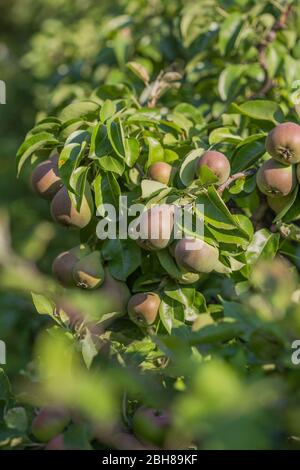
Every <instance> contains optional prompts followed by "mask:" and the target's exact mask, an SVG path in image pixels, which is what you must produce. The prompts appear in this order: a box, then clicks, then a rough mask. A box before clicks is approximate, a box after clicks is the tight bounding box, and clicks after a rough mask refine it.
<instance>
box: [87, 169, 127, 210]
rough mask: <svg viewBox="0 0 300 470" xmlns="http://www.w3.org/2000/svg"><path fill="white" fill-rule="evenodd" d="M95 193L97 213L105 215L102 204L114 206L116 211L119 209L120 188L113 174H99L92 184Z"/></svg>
mask: <svg viewBox="0 0 300 470" xmlns="http://www.w3.org/2000/svg"><path fill="white" fill-rule="evenodd" d="M92 186H93V189H94V192H95V204H96V208H97V213H98V214H99V215H101V216H104V215H105V211H104V210H103V208H102V204H112V205H113V206H114V207H115V209H117V208H118V207H119V196H120V195H121V189H120V186H119V184H118V182H117V180H116V178H115V176H114V175H113V174H112V173H107V174H105V175H101V174H99V175H98V176H97V177H96V178H95V179H94V181H93V183H92Z"/></svg>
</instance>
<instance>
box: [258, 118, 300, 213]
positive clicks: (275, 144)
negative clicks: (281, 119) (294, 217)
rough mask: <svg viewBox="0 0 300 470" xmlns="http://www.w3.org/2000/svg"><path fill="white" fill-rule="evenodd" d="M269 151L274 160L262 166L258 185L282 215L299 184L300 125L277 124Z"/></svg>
mask: <svg viewBox="0 0 300 470" xmlns="http://www.w3.org/2000/svg"><path fill="white" fill-rule="evenodd" d="M266 150H267V152H268V153H269V155H271V157H272V158H270V159H269V160H266V161H265V162H264V163H263V164H262V166H261V167H260V169H259V170H258V172H257V176H256V182H257V186H258V188H259V189H260V191H261V192H262V193H263V194H265V195H266V196H267V200H268V204H269V206H270V207H271V209H272V210H273V211H274V212H275V213H279V212H281V210H282V209H283V208H284V207H285V205H286V203H287V201H288V198H289V195H290V194H291V192H292V191H293V190H294V189H295V187H296V185H297V180H298V182H300V126H299V125H298V124H295V123H294V122H285V123H283V124H278V125H277V126H276V127H274V129H272V131H271V132H270V133H269V134H268V136H267V139H266Z"/></svg>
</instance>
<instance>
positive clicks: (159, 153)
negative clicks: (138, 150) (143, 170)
mask: <svg viewBox="0 0 300 470" xmlns="http://www.w3.org/2000/svg"><path fill="white" fill-rule="evenodd" d="M147 144H148V147H149V154H148V161H147V168H149V166H150V165H152V164H153V163H156V162H162V161H163V160H164V149H163V147H162V146H161V144H160V143H159V141H158V140H156V139H154V138H153V137H148V138H147Z"/></svg>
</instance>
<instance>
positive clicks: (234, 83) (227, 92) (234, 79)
mask: <svg viewBox="0 0 300 470" xmlns="http://www.w3.org/2000/svg"><path fill="white" fill-rule="evenodd" d="M244 71H245V67H243V65H240V64H238V65H235V64H234V65H228V66H227V67H226V68H225V69H224V70H223V71H222V73H221V75H220V77H219V83H218V90H219V94H220V97H221V99H222V100H223V101H227V100H228V101H229V100H232V99H233V98H235V97H236V96H237V95H238V94H239V92H240V88H241V79H242V76H243V73H244Z"/></svg>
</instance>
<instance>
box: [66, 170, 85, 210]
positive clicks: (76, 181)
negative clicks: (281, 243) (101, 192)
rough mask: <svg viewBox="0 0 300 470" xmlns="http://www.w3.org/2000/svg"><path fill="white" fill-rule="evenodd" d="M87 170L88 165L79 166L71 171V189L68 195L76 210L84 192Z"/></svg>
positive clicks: (78, 208)
mask: <svg viewBox="0 0 300 470" xmlns="http://www.w3.org/2000/svg"><path fill="white" fill-rule="evenodd" d="M88 172H89V167H86V166H80V167H78V168H76V169H75V170H74V171H73V173H72V174H71V177H70V187H71V189H72V192H71V194H70V197H71V200H72V201H73V202H74V204H75V206H76V208H77V210H78V211H79V210H80V207H81V203H82V199H83V196H84V194H85V190H86V182H87V175H88Z"/></svg>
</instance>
